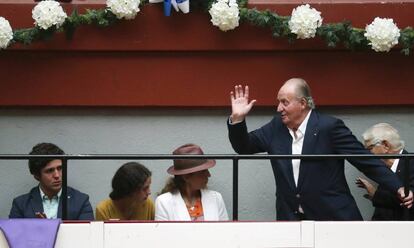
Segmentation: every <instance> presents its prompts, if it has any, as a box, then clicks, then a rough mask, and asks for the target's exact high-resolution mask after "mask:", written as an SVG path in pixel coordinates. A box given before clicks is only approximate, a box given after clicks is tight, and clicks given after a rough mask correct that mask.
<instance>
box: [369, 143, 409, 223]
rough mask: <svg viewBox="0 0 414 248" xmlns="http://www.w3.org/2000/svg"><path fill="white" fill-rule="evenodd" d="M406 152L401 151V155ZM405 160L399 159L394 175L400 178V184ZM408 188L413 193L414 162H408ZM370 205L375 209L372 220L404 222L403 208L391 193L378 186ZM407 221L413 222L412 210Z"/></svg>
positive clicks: (402, 179) (402, 178)
mask: <svg viewBox="0 0 414 248" xmlns="http://www.w3.org/2000/svg"><path fill="white" fill-rule="evenodd" d="M407 153H408V152H407V151H405V150H404V151H403V154H407ZM405 161H406V160H404V159H400V161H399V163H398V166H397V171H396V174H397V176H398V177H399V178H400V180H401V182H403V181H404V174H403V172H404V170H403V168H404V167H403V166H404V163H405ZM409 173H410V188H411V191H413V192H414V160H412V159H411V160H410V167H409ZM372 204H373V205H374V207H375V211H374V215H373V216H372V220H404V211H406V210H405V208H403V207H401V206H400V201H399V199H398V197H397V196H396V195H395V194H394V193H393V192H391V191H389V190H387V189H385V188H384V187H383V186H381V185H379V186H378V188H377V191H376V192H375V194H374V197H373V198H372ZM409 216H410V217H409V219H410V220H414V208H411V209H410V210H409Z"/></svg>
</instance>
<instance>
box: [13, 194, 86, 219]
mask: <svg viewBox="0 0 414 248" xmlns="http://www.w3.org/2000/svg"><path fill="white" fill-rule="evenodd" d="M67 192H68V195H67V197H68V201H67V202H68V210H69V211H68V219H69V220H93V219H94V218H93V210H92V206H91V204H90V203H89V196H88V195H87V194H84V193H82V192H80V191H78V190H76V189H74V188H71V187H68V191H67ZM36 212H41V213H42V212H43V204H42V199H41V198H40V191H39V186H36V187H34V188H32V189H31V190H30V192H29V193H27V194H24V195H21V196H18V197H16V198H14V199H13V204H12V208H11V210H10V214H9V218H36V215H35V213H36ZM58 218H62V199H60V202H59V207H58Z"/></svg>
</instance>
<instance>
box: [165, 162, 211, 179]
mask: <svg viewBox="0 0 414 248" xmlns="http://www.w3.org/2000/svg"><path fill="white" fill-rule="evenodd" d="M215 165H216V161H215V160H207V162H205V163H204V164H201V165H198V166H195V167H192V168H188V169H184V170H176V169H175V168H174V165H172V166H170V168H168V170H167V172H168V174H170V175H174V176H175V175H185V174H190V173H194V172H197V171H202V170H207V169H210V168H211V167H214V166H215Z"/></svg>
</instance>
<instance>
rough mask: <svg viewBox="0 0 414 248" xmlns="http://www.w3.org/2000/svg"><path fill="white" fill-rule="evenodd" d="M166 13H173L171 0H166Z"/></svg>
mask: <svg viewBox="0 0 414 248" xmlns="http://www.w3.org/2000/svg"><path fill="white" fill-rule="evenodd" d="M164 15H165V16H170V15H171V0H164Z"/></svg>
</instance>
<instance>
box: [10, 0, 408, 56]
mask: <svg viewBox="0 0 414 248" xmlns="http://www.w3.org/2000/svg"><path fill="white" fill-rule="evenodd" d="M214 2H215V1H214V0H209V1H203V0H198V1H195V0H192V1H191V2H190V4H191V9H202V10H204V11H205V12H208V10H209V9H210V7H211V5H212V4H213V3H214ZM237 2H238V4H239V9H240V20H241V21H242V22H246V23H250V24H251V25H255V26H258V27H263V28H269V29H270V30H271V32H272V35H273V37H283V38H287V39H288V40H289V41H290V42H293V41H295V40H296V35H295V34H293V33H291V32H290V29H289V25H288V22H289V19H290V16H279V15H278V14H276V13H274V12H272V11H270V10H263V11H261V10H257V9H256V8H253V9H249V8H247V0H238V1H237ZM146 4H148V0H144V1H141V6H144V5H146ZM118 21H119V20H118V19H117V18H116V16H115V15H114V14H113V13H112V12H111V11H109V10H108V9H106V8H104V9H98V10H86V13H85V14H81V15H80V14H79V13H78V11H77V10H74V11H73V13H72V14H71V15H70V16H69V17H68V18H67V19H66V20H65V23H64V24H63V25H62V26H61V27H60V28H56V27H52V28H49V29H47V30H43V29H40V28H38V27H33V28H28V29H19V30H15V31H14V32H13V40H12V42H13V43H23V44H26V45H28V44H31V43H32V42H35V41H39V40H48V39H50V38H51V37H52V36H53V35H54V34H55V33H57V32H65V34H66V36H67V38H69V39H70V38H72V37H73V34H74V33H75V31H76V28H78V27H79V26H82V25H94V26H98V27H107V26H110V25H113V24H115V23H117V22H118ZM316 36H318V37H320V38H322V39H323V40H324V41H325V42H326V44H327V46H328V47H336V46H338V45H341V44H342V45H343V46H344V47H346V48H348V49H351V50H362V49H370V46H369V44H368V40H367V39H366V38H365V37H364V30H363V29H360V28H354V27H352V25H351V23H350V22H339V23H327V24H323V25H322V26H321V27H319V28H318V29H317V32H316ZM399 45H400V46H401V48H402V49H401V52H402V53H403V54H405V55H409V54H410V49H411V48H412V47H413V45H414V29H413V28H411V27H406V28H404V29H402V30H401V31H400V38H399Z"/></svg>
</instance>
